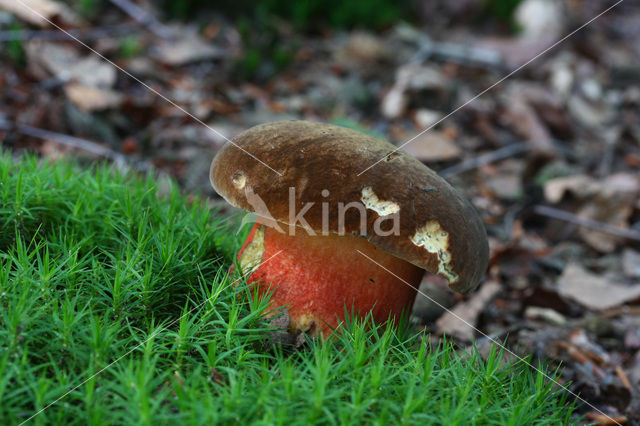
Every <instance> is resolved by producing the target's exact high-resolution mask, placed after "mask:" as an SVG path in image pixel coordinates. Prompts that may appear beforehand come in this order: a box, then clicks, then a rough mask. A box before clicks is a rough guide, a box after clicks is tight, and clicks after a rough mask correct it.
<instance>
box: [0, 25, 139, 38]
mask: <svg viewBox="0 0 640 426" xmlns="http://www.w3.org/2000/svg"><path fill="white" fill-rule="evenodd" d="M136 30H140V26H139V25H138V24H131V23H129V24H120V25H112V26H108V27H95V28H88V29H81V30H69V31H68V32H69V34H71V35H72V36H74V37H78V38H81V39H83V40H97V39H104V38H113V37H121V36H124V35H130V34H131V33H132V32H133V31H136ZM70 39H71V38H70V37H69V36H68V35H66V34H65V33H63V32H61V31H58V30H7V31H0V43H3V42H7V41H14V40H19V41H26V40H52V41H60V40H70Z"/></svg>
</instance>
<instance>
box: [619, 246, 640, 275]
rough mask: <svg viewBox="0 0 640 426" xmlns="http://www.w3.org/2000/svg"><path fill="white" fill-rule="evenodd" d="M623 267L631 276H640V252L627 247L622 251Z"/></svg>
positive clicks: (625, 272)
mask: <svg viewBox="0 0 640 426" xmlns="http://www.w3.org/2000/svg"><path fill="white" fill-rule="evenodd" d="M622 269H623V270H624V274H625V275H626V276H627V277H630V278H640V252H637V251H635V250H633V249H630V248H625V249H624V251H623V252H622Z"/></svg>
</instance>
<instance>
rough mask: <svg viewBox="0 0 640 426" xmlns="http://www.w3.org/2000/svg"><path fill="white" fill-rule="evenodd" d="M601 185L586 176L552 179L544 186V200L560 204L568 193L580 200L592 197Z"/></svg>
mask: <svg viewBox="0 0 640 426" xmlns="http://www.w3.org/2000/svg"><path fill="white" fill-rule="evenodd" d="M600 188H601V185H600V184H599V183H598V182H597V181H596V180H595V179H593V178H591V177H589V176H586V175H573V176H564V177H559V178H555V179H551V180H549V181H547V182H546V183H545V184H544V198H545V199H546V200H547V201H548V202H550V203H554V204H555V203H559V202H560V201H562V199H563V198H564V196H565V194H566V193H567V192H571V193H573V194H574V195H575V196H576V197H578V198H586V197H591V196H593V195H594V194H596V193H597V192H598V191H599V190H600Z"/></svg>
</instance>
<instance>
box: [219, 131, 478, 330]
mask: <svg viewBox="0 0 640 426" xmlns="http://www.w3.org/2000/svg"><path fill="white" fill-rule="evenodd" d="M232 142H233V143H232V144H227V145H225V146H224V147H223V148H222V149H221V150H220V152H219V153H218V154H217V155H216V157H215V158H214V160H213V162H212V164H211V183H212V185H213V187H214V188H215V190H216V191H217V192H218V193H219V194H220V195H221V196H222V197H224V198H225V199H226V200H227V201H228V202H229V203H230V204H232V205H234V206H236V207H240V208H242V209H245V210H248V211H250V212H253V213H256V214H257V215H258V216H259V217H262V218H264V219H265V220H258V221H257V222H256V224H255V225H254V227H253V228H252V230H251V231H250V234H249V236H248V238H247V240H246V242H245V244H244V246H243V247H242V249H241V251H240V254H239V255H238V261H239V266H240V268H241V269H243V270H245V269H246V268H248V267H250V266H251V265H258V266H257V267H254V269H253V271H252V272H250V276H249V282H259V283H260V284H259V285H257V286H256V287H255V288H256V289H257V290H256V291H258V292H265V291H271V292H272V295H271V299H270V301H271V304H272V306H273V307H280V306H286V307H287V309H288V314H289V316H290V319H291V322H290V325H289V327H290V329H292V330H300V331H305V332H308V333H310V334H315V333H318V332H321V333H323V334H325V335H328V334H330V333H331V331H332V330H333V329H335V328H336V327H338V326H339V324H340V322H341V321H343V320H344V315H345V307H346V310H347V311H348V312H355V313H359V314H361V315H364V314H367V313H369V312H372V315H373V318H374V320H375V321H376V322H384V321H386V320H387V319H389V318H390V317H397V316H398V315H400V314H401V313H402V312H403V310H408V309H410V308H411V306H412V304H413V301H414V299H415V294H416V290H417V288H418V286H419V285H420V281H421V278H422V275H423V273H424V270H425V269H426V270H428V271H430V272H432V273H436V274H439V275H441V276H443V277H444V278H446V279H447V280H448V282H449V285H450V287H451V288H452V289H454V290H456V291H459V292H462V293H466V292H469V291H471V290H473V289H474V288H475V287H476V286H477V285H478V283H479V282H480V280H481V279H482V278H483V276H484V274H485V272H486V269H487V263H488V253H489V248H488V244H487V237H486V232H485V229H484V227H483V224H482V221H481V219H480V217H479V216H478V214H477V212H476V211H475V210H474V208H473V207H472V206H471V204H470V203H469V202H468V201H467V200H466V199H465V198H463V197H462V196H461V195H460V194H459V193H458V192H457V191H456V190H455V189H453V187H451V185H449V184H448V183H447V182H446V181H445V180H444V179H443V178H441V177H440V176H438V175H437V174H436V173H435V172H434V171H433V170H431V169H429V168H428V167H426V166H425V165H423V164H422V163H421V162H419V161H418V160H416V159H415V158H413V157H411V156H410V155H408V154H406V153H404V152H402V151H397V149H396V147H395V146H393V145H391V144H390V143H388V142H385V141H382V140H379V139H376V138H373V137H371V136H368V135H366V134H363V133H360V132H357V131H354V130H350V129H347V128H343V127H339V126H334V125H329V124H321V123H313V122H307V121H279V122H273V123H268V124H263V125H259V126H255V127H253V128H251V129H249V130H247V131H245V132H244V133H242V134H240V135H238V136H236V137H235V138H234V139H233V141H232ZM238 148H241V149H238ZM249 153H250V154H249ZM252 157H253V158H252ZM255 158H258V159H260V160H261V161H263V162H264V163H266V164H268V165H269V166H271V167H273V168H274V169H277V170H279V171H280V172H279V174H275V173H274V172H273V171H271V170H269V169H268V168H267V167H266V166H265V165H264V164H263V163H261V162H259V161H256V160H255ZM381 158H384V160H383V161H381V162H380V163H379V164H376V165H375V166H373V167H369V166H371V165H372V164H374V163H376V162H377V161H378V160H379V159H381ZM365 170H366V171H365ZM363 171H364V172H363ZM279 251H281V253H279V254H278V255H277V256H274V257H272V256H273V255H274V254H276V253H277V252H279ZM266 259H270V260H269V262H264V264H261V261H263V260H266Z"/></svg>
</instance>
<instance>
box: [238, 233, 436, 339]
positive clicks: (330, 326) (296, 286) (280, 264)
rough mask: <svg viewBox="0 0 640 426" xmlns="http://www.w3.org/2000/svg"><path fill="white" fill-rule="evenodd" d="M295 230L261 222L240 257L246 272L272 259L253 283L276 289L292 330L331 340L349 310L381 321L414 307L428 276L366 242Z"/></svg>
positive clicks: (276, 299) (258, 270)
mask: <svg viewBox="0 0 640 426" xmlns="http://www.w3.org/2000/svg"><path fill="white" fill-rule="evenodd" d="M296 231H297V232H296V234H295V236H291V235H287V234H285V233H281V232H278V231H276V230H275V229H273V228H270V227H266V226H264V225H260V224H258V223H256V225H254V227H253V229H252V230H251V233H250V234H249V236H248V238H247V241H246V242H245V243H244V246H243V247H242V250H241V251H240V254H239V255H238V260H239V261H240V265H241V267H242V268H243V269H246V268H247V267H248V266H249V265H251V264H253V265H257V264H260V262H261V261H262V260H263V259H270V260H269V261H268V262H266V263H265V264H263V265H259V266H258V267H257V268H256V269H255V270H254V271H253V272H252V273H251V275H250V276H249V280H248V282H250V283H253V282H257V283H259V284H258V285H256V286H255V287H253V290H252V291H259V292H260V293H261V294H264V293H265V292H268V291H273V294H272V296H271V306H273V307H279V306H286V307H287V309H288V311H287V312H288V314H289V316H290V318H291V322H290V325H289V328H290V330H291V331H304V332H307V333H309V334H316V333H318V332H321V333H322V334H324V335H325V336H328V335H329V334H331V332H332V331H333V330H334V329H335V328H337V327H338V326H339V324H340V323H341V322H342V321H344V316H345V308H346V311H347V312H350V313H351V312H356V313H358V315H359V316H360V317H364V316H365V315H366V314H368V313H369V312H372V315H373V319H374V320H375V321H376V322H377V323H382V322H385V321H387V319H389V318H390V317H392V318H395V317H398V316H400V315H401V313H402V312H403V311H406V310H409V309H411V306H412V305H413V301H414V299H415V295H416V289H417V288H418V286H419V285H420V280H421V278H422V275H423V273H424V271H423V270H422V269H421V268H419V267H417V266H415V265H413V264H411V263H409V262H406V261H404V260H402V259H399V258H397V257H395V256H392V255H390V254H389V253H387V252H385V251H383V250H381V249H379V248H377V247H376V246H374V245H373V244H371V243H370V242H369V241H367V240H366V239H364V238H360V237H356V236H351V235H345V236H339V235H336V234H331V235H316V236H310V235H308V234H307V233H306V232H305V231H304V230H301V229H297V230H296ZM279 250H282V252H281V253H279V254H278V255H277V256H275V257H273V258H271V256H273V255H274V254H276V253H277V252H278V251H279ZM358 251H360V252H362V253H363V254H365V255H366V256H368V257H370V258H371V259H373V260H375V262H377V263H378V264H380V265H382V266H383V267H384V268H382V267H380V266H378V265H377V264H376V263H374V262H372V261H371V260H370V259H367V258H366V257H365V256H363V255H362V254H360V253H359V252H358ZM385 269H387V270H385ZM389 271H391V272H392V273H390V272H389ZM394 275H396V276H398V277H400V278H401V279H398V278H396V276H394ZM403 281H404V282H403ZM407 283H408V284H407Z"/></svg>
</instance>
